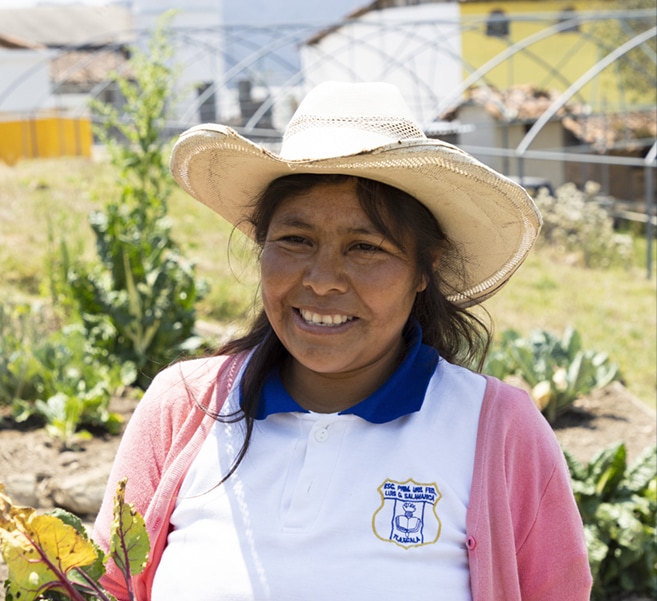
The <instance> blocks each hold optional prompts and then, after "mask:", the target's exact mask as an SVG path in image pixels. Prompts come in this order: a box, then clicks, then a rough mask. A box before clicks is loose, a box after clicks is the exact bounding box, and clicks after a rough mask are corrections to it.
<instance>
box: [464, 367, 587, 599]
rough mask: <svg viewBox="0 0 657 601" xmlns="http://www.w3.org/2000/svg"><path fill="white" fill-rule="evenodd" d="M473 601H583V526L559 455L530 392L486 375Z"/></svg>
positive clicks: (473, 523) (475, 496) (472, 534)
mask: <svg viewBox="0 0 657 601" xmlns="http://www.w3.org/2000/svg"><path fill="white" fill-rule="evenodd" d="M468 534H469V541H471V542H470V545H469V548H470V552H469V557H470V568H471V582H472V592H473V599H474V601H483V600H485V601H491V600H496V601H498V600H499V601H588V600H589V596H590V589H591V574H590V570H589V565H588V557H587V551H586V544H585V540H584V529H583V525H582V521H581V518H580V515H579V511H578V508H577V505H576V503H575V500H574V496H573V493H572V488H571V483H570V476H569V473H568V469H567V466H566V462H565V459H564V457H563V452H562V451H561V448H560V446H559V443H558V441H557V439H556V437H555V435H554V432H553V431H552V428H551V427H550V425H549V424H548V422H547V421H546V420H545V418H544V417H543V416H542V415H541V414H540V412H539V411H538V409H536V407H535V406H534V404H533V402H532V401H531V399H530V398H529V397H528V395H527V394H526V393H525V392H523V391H520V390H518V389H515V388H513V387H511V386H508V385H506V384H503V383H502V382H499V381H498V380H494V379H492V378H489V379H488V384H487V389H486V395H485V398H484V404H483V406H482V412H481V416H480V423H479V432H478V439H477V452H476V460H475V473H474V475H473V486H472V493H471V507H470V509H469V517H468Z"/></svg>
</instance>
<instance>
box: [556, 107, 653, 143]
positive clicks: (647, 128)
mask: <svg viewBox="0 0 657 601" xmlns="http://www.w3.org/2000/svg"><path fill="white" fill-rule="evenodd" d="M563 126H564V127H565V128H566V129H567V130H569V131H570V132H571V133H572V134H573V135H574V136H575V137H576V138H578V139H579V140H582V142H585V143H587V144H590V145H591V146H592V148H594V149H596V150H598V151H604V150H611V149H620V148H622V149H623V150H626V151H627V150H637V149H639V148H643V147H645V145H646V144H645V140H649V141H650V144H652V143H653V142H654V140H655V138H656V137H657V108H651V109H649V110H645V111H628V112H624V113H612V114H606V115H573V116H569V117H566V118H565V119H564V120H563ZM642 141H643V142H642ZM650 144H649V145H650Z"/></svg>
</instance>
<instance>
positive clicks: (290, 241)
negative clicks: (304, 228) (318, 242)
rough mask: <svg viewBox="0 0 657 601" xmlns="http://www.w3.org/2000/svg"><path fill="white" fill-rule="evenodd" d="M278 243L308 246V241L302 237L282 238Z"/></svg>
mask: <svg viewBox="0 0 657 601" xmlns="http://www.w3.org/2000/svg"><path fill="white" fill-rule="evenodd" d="M280 241H281V242H285V243H287V244H308V240H307V239H306V238H304V237H303V236H293V235H290V236H282V237H281V238H280Z"/></svg>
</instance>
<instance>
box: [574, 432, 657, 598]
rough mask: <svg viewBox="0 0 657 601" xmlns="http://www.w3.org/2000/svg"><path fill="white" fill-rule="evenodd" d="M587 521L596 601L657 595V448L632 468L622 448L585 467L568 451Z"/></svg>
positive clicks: (582, 510)
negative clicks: (656, 528)
mask: <svg viewBox="0 0 657 601" xmlns="http://www.w3.org/2000/svg"><path fill="white" fill-rule="evenodd" d="M565 455H566V460H567V462H568V467H569V470H570V475H571V478H572V482H573V492H574V493H575V499H576V501H577V505H578V507H579V511H580V513H581V516H582V520H583V522H584V528H585V534H586V541H587V547H588V551H589V563H590V565H591V572H592V574H593V592H592V596H591V600H592V601H608V600H609V599H615V598H624V597H626V596H627V595H649V596H650V598H653V599H654V598H655V597H656V596H657V538H655V523H656V519H657V463H656V461H657V447H651V448H648V449H646V451H645V453H644V454H643V455H642V456H641V457H640V458H639V459H638V460H637V461H636V463H635V464H633V465H632V466H631V467H629V468H628V467H627V463H626V448H625V445H624V444H623V443H619V444H618V445H615V446H612V447H609V448H608V449H605V450H603V451H602V452H600V453H599V454H598V455H597V456H596V457H595V458H594V459H593V460H592V461H591V462H590V463H588V464H587V465H583V464H581V463H579V462H578V461H577V460H576V459H575V458H574V457H572V455H570V454H569V453H568V452H567V451H565Z"/></svg>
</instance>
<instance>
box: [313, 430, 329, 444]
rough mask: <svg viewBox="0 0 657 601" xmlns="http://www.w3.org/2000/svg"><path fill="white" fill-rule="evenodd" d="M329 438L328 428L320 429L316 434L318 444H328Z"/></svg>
mask: <svg viewBox="0 0 657 601" xmlns="http://www.w3.org/2000/svg"><path fill="white" fill-rule="evenodd" d="M328 437H329V432H328V428H320V429H319V430H317V431H316V432H315V440H316V441H317V442H326V441H327V440H328Z"/></svg>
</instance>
